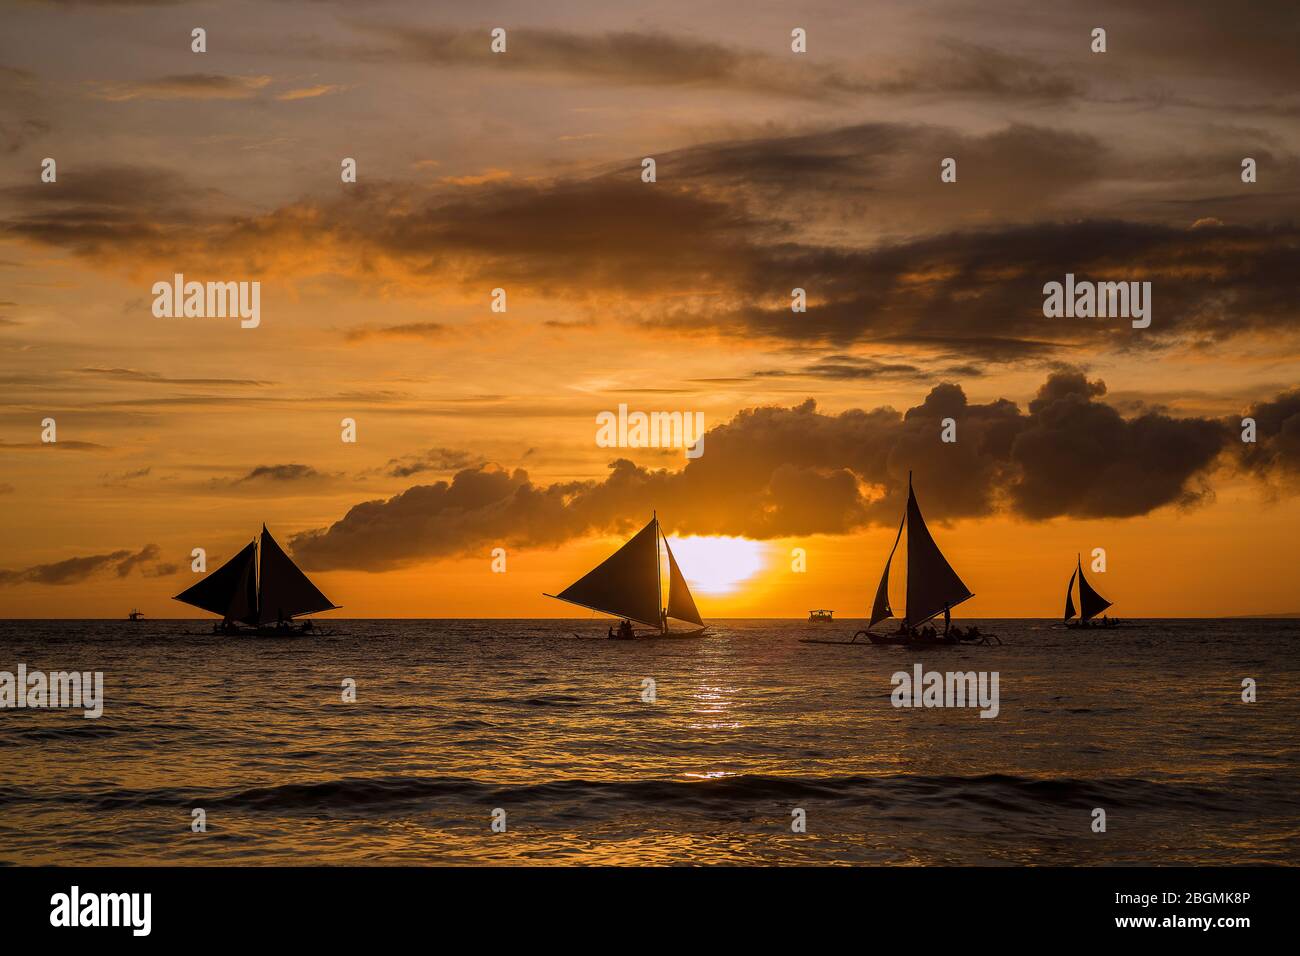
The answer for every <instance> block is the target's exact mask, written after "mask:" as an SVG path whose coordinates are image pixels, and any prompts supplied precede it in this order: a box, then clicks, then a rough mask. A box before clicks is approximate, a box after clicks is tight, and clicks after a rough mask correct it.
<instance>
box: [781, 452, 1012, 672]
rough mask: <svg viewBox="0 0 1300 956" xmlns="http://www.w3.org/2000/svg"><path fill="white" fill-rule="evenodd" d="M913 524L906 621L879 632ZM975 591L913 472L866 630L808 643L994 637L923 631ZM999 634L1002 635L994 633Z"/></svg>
mask: <svg viewBox="0 0 1300 956" xmlns="http://www.w3.org/2000/svg"><path fill="white" fill-rule="evenodd" d="M904 528H906V529H907V596H906V598H905V600H906V606H905V607H904V608H903V617H902V621H901V623H900V627H899V629H898V631H897V632H895V633H893V634H875V633H873V632H872V631H871V628H873V627H875V626H876V625H877V624H879V623H880V622H881V621H884V620H887V619H888V618H891V617H893V616H894V612H893V610H892V609H891V608H890V606H889V571H890V567H891V566H892V564H893V561H894V553H895V552H896V551H897V550H898V543H899V541H901V540H902V538H903V529H904ZM974 596H975V595H974V594H972V593H971V591H970V589H969V588H968V587H966V585H965V584H964V583H962V580H961V578H959V577H958V576H957V572H956V571H954V570H953V569H952V565H950V564H949V563H948V561H947V559H946V558H944V556H943V552H941V551H940V550H939V546H938V545H937V544H935V543H934V538H932V537H931V536H930V531H929V529H928V528H926V526H925V519H924V518H922V517H921V508H920V506H919V505H918V504H917V503H916V493H915V492H914V491H913V490H912V474H911V472H908V475H907V507H906V508H905V509H904V510H903V518H902V520H901V521H900V522H899V523H898V534H897V535H895V536H894V546H893V547H892V548H891V549H890V551H889V557H888V558H886V559H885V571H884V573H883V574H882V575H881V576H880V585H879V586H878V587H877V588H876V600H875V602H874V603H873V605H872V608H871V622H870V623H869V624H868V625H867V629H866V630H865V631H858V632H857V633H856V634H854V635H853V640H851V641H819V640H814V639H812V638H806V639H805V640H804V641H803V643H805V644H856V643H858V638H859V637H866V639H867V640H868V641H870V642H871V643H872V644H905V645H919V646H927V647H933V646H936V645H943V644H959V643H966V642H978V643H988V642H989V640H990V638H992V636H991V635H988V634H979V633H977V634H976V635H975V637H973V638H972V637H967V636H965V635H963V636H962V637H956V636H946V635H943V634H939V635H938V636H937V637H936V638H933V639H927V638H924V637H922V636H921V634H920V628H921V627H922V626H923V625H925V624H926V623H927V622H928V621H930V620H931V619H932V618H935V617H937V616H938V615H940V614H942V613H943V612H944V610H945V609H946V610H948V611H950V612H951V610H952V609H953V608H955V607H956V606H957V605H958V604H961V603H962V602H963V601H966V600H969V599H970V598H972V597H974ZM992 639H993V640H996V638H992Z"/></svg>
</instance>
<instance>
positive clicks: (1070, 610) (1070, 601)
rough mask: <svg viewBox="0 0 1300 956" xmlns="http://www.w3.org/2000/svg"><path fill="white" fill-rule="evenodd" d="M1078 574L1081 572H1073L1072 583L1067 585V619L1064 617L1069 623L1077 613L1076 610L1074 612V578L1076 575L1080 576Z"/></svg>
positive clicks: (1071, 575)
mask: <svg viewBox="0 0 1300 956" xmlns="http://www.w3.org/2000/svg"><path fill="white" fill-rule="evenodd" d="M1078 573H1079V572H1078V571H1077V570H1076V571H1071V572H1070V583H1069V584H1067V585H1066V586H1065V617H1064V620H1066V621H1068V620H1069V619H1070V618H1072V617H1074V615H1075V613H1076V612H1075V610H1074V593H1073V592H1074V576H1075V575H1076V574H1078Z"/></svg>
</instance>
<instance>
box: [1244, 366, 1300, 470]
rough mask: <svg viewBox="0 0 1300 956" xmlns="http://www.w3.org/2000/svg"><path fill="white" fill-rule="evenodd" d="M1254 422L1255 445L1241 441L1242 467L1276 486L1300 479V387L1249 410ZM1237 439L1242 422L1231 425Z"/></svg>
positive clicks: (1248, 412)
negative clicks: (1275, 483) (1274, 483)
mask: <svg viewBox="0 0 1300 956" xmlns="http://www.w3.org/2000/svg"><path fill="white" fill-rule="evenodd" d="M1246 416H1248V417H1250V418H1253V419H1255V428H1256V440H1255V442H1254V443H1253V444H1252V443H1249V442H1241V448H1240V455H1241V461H1242V465H1243V467H1244V468H1245V469H1246V470H1247V471H1249V472H1251V473H1252V474H1254V475H1256V476H1258V477H1260V478H1264V479H1266V480H1269V481H1272V482H1277V483H1291V482H1294V481H1295V480H1296V479H1297V478H1300V388H1295V389H1291V390H1290V391H1288V392H1285V393H1283V394H1281V395H1278V396H1277V397H1276V398H1275V399H1273V400H1272V401H1267V402H1260V403H1258V404H1256V405H1254V406H1252V407H1251V408H1249V409H1247V411H1246ZM1229 427H1230V428H1231V429H1232V430H1233V432H1234V437H1236V438H1237V439H1240V437H1241V431H1242V426H1241V422H1240V419H1237V420H1234V421H1231V422H1229Z"/></svg>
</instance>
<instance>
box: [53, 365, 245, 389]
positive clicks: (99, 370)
mask: <svg viewBox="0 0 1300 956" xmlns="http://www.w3.org/2000/svg"><path fill="white" fill-rule="evenodd" d="M73 371H75V372H76V373H77V374H78V375H86V376H93V377H96V378H104V379H108V380H110V381H112V380H117V381H129V382H141V383H144V384H148V385H202V386H212V385H231V386H243V385H252V386H263V385H269V384H271V383H270V382H265V381H261V380H258V379H252V378H169V377H167V376H165V375H159V374H158V373H157V372H142V371H139V370H138V369H133V368H105V367H102V366H88V367H86V368H79V369H74V370H73Z"/></svg>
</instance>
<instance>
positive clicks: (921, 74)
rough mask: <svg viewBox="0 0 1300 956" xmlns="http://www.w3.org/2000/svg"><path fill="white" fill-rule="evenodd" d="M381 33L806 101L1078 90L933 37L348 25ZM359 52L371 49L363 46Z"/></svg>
mask: <svg viewBox="0 0 1300 956" xmlns="http://www.w3.org/2000/svg"><path fill="white" fill-rule="evenodd" d="M354 26H356V27H357V29H358V30H360V31H361V32H363V33H366V34H369V35H371V36H375V37H378V38H380V39H382V40H384V41H387V42H388V43H389V44H391V46H390V52H386V54H385V55H387V56H389V57H390V58H391V57H392V56H399V57H404V58H406V59H408V60H411V61H414V62H417V63H423V64H425V65H428V66H433V67H447V68H456V69H463V68H465V67H472V66H479V67H484V68H492V69H495V70H506V71H512V72H520V73H531V74H539V75H550V76H555V77H560V78H565V79H569V80H572V81H574V82H581V83H583V84H587V85H590V84H613V85H625V86H655V87H687V88H706V89H715V90H727V91H732V92H739V93H751V94H764V95H772V96H786V97H797V98H808V99H825V98H827V97H847V96H862V95H870V94H874V95H881V96H892V97H898V96H904V95H932V94H953V95H956V96H962V97H974V96H983V97H993V98H997V99H1016V100H1021V99H1027V100H1039V101H1059V100H1062V99H1066V98H1069V97H1073V96H1077V95H1079V94H1080V93H1082V92H1083V90H1082V87H1081V85H1080V84H1079V82H1078V81H1077V80H1074V79H1071V78H1069V77H1066V76H1065V75H1064V74H1062V73H1060V72H1059V71H1057V70H1056V69H1054V68H1052V67H1050V66H1047V65H1046V64H1043V63H1040V62H1038V61H1035V60H1033V59H1031V58H1029V57H1027V56H1024V55H1023V54H1013V53H1004V52H1000V51H998V50H995V49H992V48H989V47H986V46H980V45H976V44H971V43H963V42H957V41H943V42H941V43H938V44H935V45H934V46H933V47H932V48H930V49H929V50H927V51H924V52H922V53H921V54H919V55H916V56H913V57H912V58H911V59H910V60H909V61H908V62H894V63H883V64H876V63H872V64H869V65H868V66H865V67H864V66H862V65H860V64H853V65H849V64H844V63H835V62H827V61H813V62H800V61H799V58H797V57H790V56H779V57H778V56H774V55H771V54H768V53H764V52H760V51H756V50H749V49H743V48H740V47H733V46H727V45H725V44H721V43H717V42H713V41H710V40H699V39H695V38H694V37H687V36H680V35H674V34H669V33H662V32H654V31H646V30H642V31H611V32H605V33H573V32H566V31H562V30H547V29H534V28H527V27H520V28H514V29H511V30H509V32H508V44H509V46H508V51H509V52H508V54H507V55H505V56H501V55H497V54H494V53H492V52H491V50H490V49H489V44H488V42H487V37H488V30H487V29H486V28H483V29H475V30H451V29H438V28H420V27H412V26H410V25H402V26H387V25H368V24H361V23H355V24H354ZM366 55H367V56H371V57H373V56H375V55H376V53H375V51H369V52H368V53H367V54H366Z"/></svg>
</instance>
